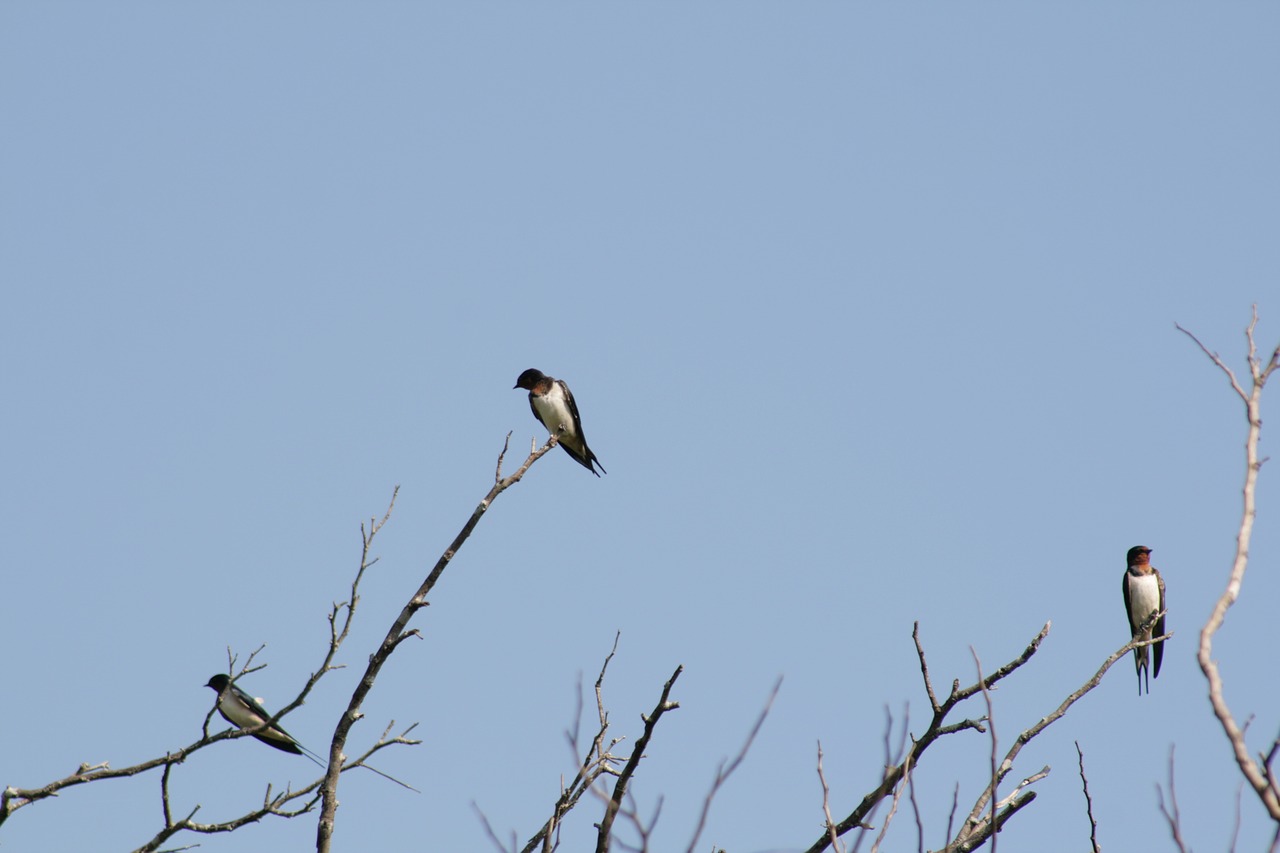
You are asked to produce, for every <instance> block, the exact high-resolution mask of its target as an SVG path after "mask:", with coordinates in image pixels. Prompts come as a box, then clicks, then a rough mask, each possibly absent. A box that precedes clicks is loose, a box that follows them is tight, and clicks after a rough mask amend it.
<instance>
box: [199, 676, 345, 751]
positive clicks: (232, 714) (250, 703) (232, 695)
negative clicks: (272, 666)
mask: <svg viewBox="0 0 1280 853" xmlns="http://www.w3.org/2000/svg"><path fill="white" fill-rule="evenodd" d="M205 687H209V688H212V689H213V691H214V692H215V693H217V694H218V713H219V714H221V715H222V718H223V719H224V720H226V721H227V722H228V723H231V725H233V726H239V727H240V728H242V729H251V728H253V727H254V726H260V725H262V724H263V723H265V722H266V721H267V720H269V719H271V714H270V713H268V712H267V710H266V709H265V708H263V707H262V703H261V702H260V701H259V700H258V699H254V698H253V697H252V696H250V695H249V694H248V693H245V692H244V691H243V690H241V689H240V688H239V687H237V686H236V685H235V684H234V683H232V681H231V679H230V677H228V676H226V675H223V674H221V673H219V674H218V675H215V676H213V677H212V678H210V679H209V683H208V684H206V685H205ZM253 737H255V738H257V739H258V740H260V741H262V742H263V743H265V744H266V745H267V746H274V747H275V748H276V749H279V750H282V751H284V752H290V753H293V754H294V755H305V756H306V757H307V758H310V759H311V760H312V761H314V762H315V763H316V764H318V765H320V766H321V767H324V762H322V761H321V760H320V758H319V756H317V755H316V754H315V753H313V752H312V751H311V750H309V749H307V748H306V747H305V746H303V745H302V744H300V743H298V741H297V740H296V739H295V738H294V736H293V735H291V734H289V733H288V732H286V731H285V730H284V729H283V728H281V727H280V724H279V723H273V724H272V725H270V726H267V727H266V728H265V729H263V730H262V731H260V732H255V733H254V735H253Z"/></svg>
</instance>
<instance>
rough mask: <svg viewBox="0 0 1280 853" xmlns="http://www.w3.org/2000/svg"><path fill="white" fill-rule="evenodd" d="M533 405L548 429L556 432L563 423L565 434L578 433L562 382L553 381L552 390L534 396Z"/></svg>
mask: <svg viewBox="0 0 1280 853" xmlns="http://www.w3.org/2000/svg"><path fill="white" fill-rule="evenodd" d="M533 407H534V408H535V409H537V410H538V418H539V419H540V420H541V421H542V423H543V425H544V426H546V428H547V430H548V431H551V432H554V431H555V430H557V429H558V428H559V427H560V425H561V424H563V425H564V434H565V435H577V432H578V431H577V429H575V428H574V425H573V412H571V411H569V401H568V400H567V399H566V398H565V396H564V389H563V388H561V387H560V383H558V382H556V383H553V384H552V386H551V390H550V391H548V392H547V393H545V394H543V395H542V396H541V397H534V398H533Z"/></svg>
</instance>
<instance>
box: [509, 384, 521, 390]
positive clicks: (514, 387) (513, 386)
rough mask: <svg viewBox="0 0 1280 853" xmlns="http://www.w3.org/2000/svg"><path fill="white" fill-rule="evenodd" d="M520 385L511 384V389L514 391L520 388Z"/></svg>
mask: <svg viewBox="0 0 1280 853" xmlns="http://www.w3.org/2000/svg"><path fill="white" fill-rule="evenodd" d="M519 387H520V386H519V385H512V386H511V390H512V391H514V390H516V389H517V388H519Z"/></svg>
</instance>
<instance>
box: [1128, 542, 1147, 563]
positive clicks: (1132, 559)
mask: <svg viewBox="0 0 1280 853" xmlns="http://www.w3.org/2000/svg"><path fill="white" fill-rule="evenodd" d="M1150 553H1151V549H1150V548H1148V547H1147V546H1146V545H1134V546H1133V547H1132V548H1130V549H1129V553H1128V555H1127V556H1126V558H1125V559H1127V560H1128V561H1129V565H1131V566H1137V565H1140V564H1142V563H1145V562H1147V555H1148V554H1150Z"/></svg>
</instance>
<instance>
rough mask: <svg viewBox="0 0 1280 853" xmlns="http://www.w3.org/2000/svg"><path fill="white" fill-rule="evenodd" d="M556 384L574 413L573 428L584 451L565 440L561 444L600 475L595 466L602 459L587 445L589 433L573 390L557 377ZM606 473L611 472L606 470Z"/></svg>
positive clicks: (579, 462)
mask: <svg viewBox="0 0 1280 853" xmlns="http://www.w3.org/2000/svg"><path fill="white" fill-rule="evenodd" d="M556 384H557V385H559V386H560V390H561V391H563V392H564V401H565V402H566V403H568V405H569V414H571V415H573V429H574V432H576V433H577V436H578V441H579V442H580V443H581V444H582V452H581V453H579V452H577V451H576V450H574V449H573V448H572V447H570V446H569V445H568V444H567V443H565V442H563V441H562V442H560V446H561V447H563V448H564V449H565V452H566V453H568V454H569V455H570V456H572V457H573V458H574V460H575V461H577V463H578V464H579V465H581V466H583V467H584V468H586V469H587V470H588V471H590V472H591V473H592V474H595V475H596V476H597V477H599V476H600V474H599V472H598V471H596V469H595V466H596V465H600V460H599V459H597V458H596V455H595V453H594V452H593V451H592V450H591V448H590V446H588V445H587V435H586V433H584V432H583V431H582V416H581V415H579V414H578V404H577V403H576V402H575V401H574V399H573V392H572V391H570V390H569V386H568V385H566V384H564V380H562V379H557V380H556ZM600 470H601V471H604V466H603V465H600ZM605 473H606V474H607V473H609V472H608V471H605Z"/></svg>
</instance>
